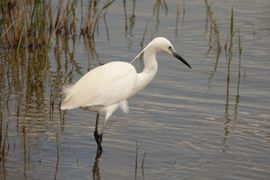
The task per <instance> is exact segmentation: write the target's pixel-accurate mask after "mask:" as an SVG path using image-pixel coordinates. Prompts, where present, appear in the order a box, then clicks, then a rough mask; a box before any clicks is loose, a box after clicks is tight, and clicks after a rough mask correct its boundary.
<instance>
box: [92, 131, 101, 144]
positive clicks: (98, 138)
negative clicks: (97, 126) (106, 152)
mask: <svg viewBox="0 0 270 180" xmlns="http://www.w3.org/2000/svg"><path fill="white" fill-rule="evenodd" d="M102 136H103V134H102V133H100V134H99V133H98V132H97V131H95V132H94V137H95V140H96V142H97V144H98V145H99V144H100V145H101V142H102Z"/></svg>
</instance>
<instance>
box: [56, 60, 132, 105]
mask: <svg viewBox="0 0 270 180" xmlns="http://www.w3.org/2000/svg"><path fill="white" fill-rule="evenodd" d="M136 78H137V73H136V70H135V68H134V67H133V66H132V65H131V64H129V63H126V62H112V63H108V64H105V65H103V66H99V67H97V68H95V69H93V70H91V71H89V72H88V73H86V74H85V75H84V76H83V77H82V78H81V79H80V80H79V81H78V82H77V83H76V84H74V85H73V86H70V87H67V88H65V89H64V94H65V99H64V101H63V103H62V104H61V109H73V108H77V107H86V106H90V107H91V106H101V107H102V106H108V105H112V104H115V103H119V102H120V101H123V100H125V99H127V98H128V97H129V96H130V94H131V91H132V89H133V87H134V85H135V83H136Z"/></svg>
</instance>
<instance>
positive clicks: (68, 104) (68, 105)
mask: <svg viewBox="0 0 270 180" xmlns="http://www.w3.org/2000/svg"><path fill="white" fill-rule="evenodd" d="M72 87H73V86H72V85H67V86H64V87H63V94H64V100H63V101H62V103H61V107H60V108H61V109H62V110H65V109H73V108H74V106H73V103H72V96H73V94H72V93H71V92H72Z"/></svg>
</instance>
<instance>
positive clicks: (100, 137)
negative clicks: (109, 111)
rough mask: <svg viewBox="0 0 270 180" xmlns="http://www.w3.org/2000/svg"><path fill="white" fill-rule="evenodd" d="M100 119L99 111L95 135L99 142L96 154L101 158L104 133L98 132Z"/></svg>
mask: <svg viewBox="0 0 270 180" xmlns="http://www.w3.org/2000/svg"><path fill="white" fill-rule="evenodd" d="M98 121H99V113H97V117H96V125H95V131H94V137H95V140H96V143H97V154H96V158H99V157H100V156H101V154H102V146H101V142H102V136H103V134H102V133H101V134H99V133H98Z"/></svg>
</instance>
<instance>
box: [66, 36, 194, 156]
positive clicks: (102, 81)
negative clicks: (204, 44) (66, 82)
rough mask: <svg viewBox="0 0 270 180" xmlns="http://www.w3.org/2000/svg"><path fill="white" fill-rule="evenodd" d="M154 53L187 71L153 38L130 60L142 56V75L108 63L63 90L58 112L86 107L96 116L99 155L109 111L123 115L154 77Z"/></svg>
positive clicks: (168, 46) (163, 43)
mask: <svg viewBox="0 0 270 180" xmlns="http://www.w3.org/2000/svg"><path fill="white" fill-rule="evenodd" d="M157 52H165V53H167V54H169V55H171V56H174V57H176V58H177V59H179V60H180V61H181V62H183V63H184V64H185V65H187V66H188V67H189V68H191V66H190V65H189V64H188V63H187V62H186V61H185V60H184V59H183V58H182V57H181V56H180V55H179V54H177V53H176V51H175V49H174V47H173V46H172V44H171V43H170V41H169V40H167V39H166V38H164V37H157V38H155V39H153V40H152V41H151V42H150V43H149V44H148V45H147V46H146V47H145V48H144V49H143V50H142V51H141V52H140V53H139V54H138V55H137V56H136V57H135V58H134V60H135V59H137V58H138V57H139V56H140V55H141V54H142V53H143V63H144V69H143V71H142V72H140V73H137V71H136V69H135V68H134V66H133V65H132V64H131V63H127V62H120V61H115V62H110V63H107V64H104V65H102V66H99V67H96V68H94V69H92V70H90V71H89V72H88V73H86V74H85V75H84V76H83V77H81V79H80V80H78V81H77V82H76V83H75V84H74V85H72V86H69V87H65V88H64V95H65V98H64V100H63V102H62V104H61V109H62V110H65V109H73V108H79V107H87V108H89V109H90V111H93V112H96V113H97V116H96V124H95V131H94V137H95V140H96V143H97V145H98V152H99V154H101V152H102V147H101V141H102V136H103V132H104V128H105V126H106V123H107V121H108V119H109V118H110V117H111V115H112V114H113V112H114V111H115V110H117V109H118V108H119V107H120V108H121V109H122V110H123V111H124V112H125V113H127V112H128V103H127V99H128V98H129V97H131V96H134V95H135V94H137V93H138V92H139V91H140V90H142V89H144V88H145V87H146V86H147V85H148V84H149V83H150V82H151V81H152V80H153V78H154V76H155V75H156V72H157V70H158V63H157V60H156V54H157ZM134 60H133V61H134ZM133 61H132V62H133ZM102 112H104V113H105V121H104V124H103V126H102V129H101V132H100V133H99V132H98V124H99V114H100V113H102Z"/></svg>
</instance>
